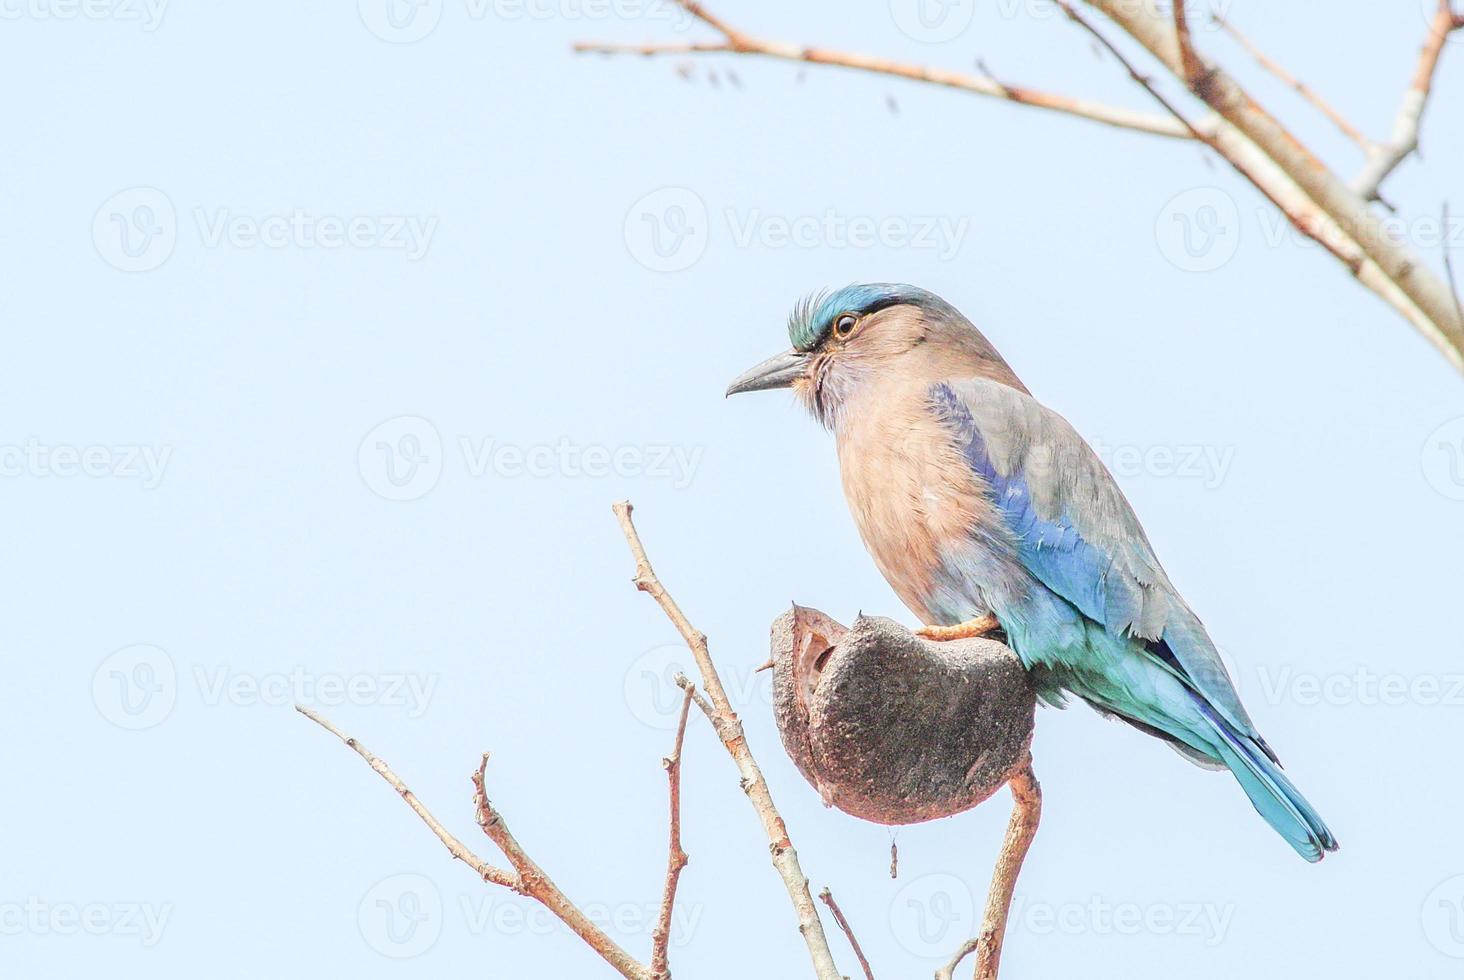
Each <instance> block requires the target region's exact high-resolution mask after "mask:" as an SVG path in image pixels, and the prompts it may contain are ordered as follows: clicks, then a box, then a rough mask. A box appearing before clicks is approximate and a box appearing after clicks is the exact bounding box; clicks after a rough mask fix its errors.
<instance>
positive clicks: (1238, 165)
mask: <svg viewBox="0 0 1464 980" xmlns="http://www.w3.org/2000/svg"><path fill="white" fill-rule="evenodd" d="M1057 5H1058V6H1059V7H1060V8H1061V9H1062V11H1063V13H1065V14H1066V15H1067V17H1068V19H1069V20H1071V21H1072V22H1073V23H1075V24H1077V25H1078V26H1079V27H1081V28H1082V29H1083V30H1084V31H1086V32H1087V33H1088V34H1089V35H1091V36H1092V37H1093V38H1094V39H1095V40H1096V41H1097V42H1098V44H1100V45H1101V46H1102V47H1103V48H1104V49H1105V50H1106V51H1107V52H1108V53H1109V54H1111V55H1112V56H1113V57H1114V59H1115V60H1116V61H1117V62H1118V63H1119V64H1120V65H1122V66H1123V68H1124V70H1125V71H1127V72H1128V75H1129V78H1131V79H1133V80H1134V82H1136V83H1137V84H1138V85H1139V86H1140V87H1141V88H1143V89H1144V91H1146V92H1148V93H1149V95H1150V96H1152V97H1153V99H1154V101H1156V102H1158V103H1159V104H1160V105H1161V106H1163V107H1164V110H1165V111H1166V112H1168V113H1169V114H1170V115H1171V116H1173V117H1174V118H1175V119H1177V120H1179V122H1180V123H1181V124H1182V125H1184V127H1185V128H1186V129H1188V130H1189V131H1190V132H1191V133H1193V134H1194V137H1195V139H1198V140H1200V141H1202V142H1203V143H1204V144H1205V145H1206V146H1208V147H1210V148H1211V149H1212V150H1214V151H1215V152H1216V153H1219V154H1220V156H1221V157H1222V158H1223V159H1224V160H1226V161H1228V162H1229V163H1230V165H1231V166H1232V167H1234V168H1235V170H1236V171H1237V172H1238V173H1239V174H1240V175H1241V176H1242V177H1244V178H1246V179H1247V180H1249V181H1250V182H1251V183H1252V184H1253V185H1254V186H1255V187H1256V188H1257V189H1258V190H1260V191H1261V193H1262V194H1265V195H1266V198H1267V199H1268V200H1269V201H1270V202H1271V203H1272V204H1273V205H1275V207H1276V209H1277V210H1278V211H1280V212H1281V213H1282V214H1283V215H1285V216H1286V217H1287V219H1289V220H1290V222H1291V224H1292V226H1293V227H1295V228H1296V229H1297V230H1298V231H1300V232H1301V233H1302V234H1304V235H1306V236H1307V237H1308V238H1311V239H1313V240H1315V241H1317V242H1318V243H1320V244H1321V245H1322V246H1323V247H1324V248H1326V249H1327V250H1328V251H1329V252H1331V253H1332V254H1333V255H1335V256H1336V257H1337V258H1338V259H1340V260H1341V261H1342V262H1343V263H1344V264H1345V265H1346V266H1347V267H1348V268H1349V269H1351V270H1352V274H1353V275H1359V274H1360V270H1361V266H1362V264H1363V262H1364V261H1365V257H1364V256H1363V255H1362V253H1361V250H1359V249H1358V248H1357V247H1356V246H1355V245H1354V244H1353V243H1352V242H1351V241H1350V240H1349V239H1348V238H1347V236H1346V235H1345V234H1343V233H1342V232H1341V230H1340V229H1336V228H1334V227H1329V226H1328V225H1327V224H1326V222H1325V220H1324V216H1323V215H1321V214H1320V213H1319V212H1318V211H1317V209H1316V206H1315V205H1313V204H1312V203H1311V201H1309V200H1307V199H1306V198H1305V195H1302V194H1300V193H1294V194H1285V193H1284V190H1285V185H1278V184H1277V181H1275V180H1274V179H1272V178H1271V177H1270V176H1269V175H1268V173H1267V167H1268V161H1264V160H1258V159H1256V158H1255V157H1254V156H1253V155H1250V154H1245V153H1241V152H1237V150H1238V148H1236V147H1228V146H1227V145H1226V144H1225V142H1224V141H1223V140H1222V138H1221V137H1222V135H1223V133H1224V131H1223V130H1222V129H1220V128H1219V127H1217V126H1214V125H1211V126H1209V127H1207V128H1206V129H1201V128H1200V127H1199V126H1198V125H1196V124H1195V123H1192V122H1190V120H1189V119H1188V118H1187V117H1186V116H1185V115H1184V113H1182V112H1181V111H1180V110H1179V108H1178V107H1177V106H1175V104H1174V103H1173V102H1171V101H1170V100H1169V99H1168V98H1166V97H1165V95H1164V93H1163V92H1161V91H1159V89H1158V87H1157V86H1155V85H1154V82H1153V80H1152V79H1151V78H1150V77H1149V76H1148V75H1145V74H1143V73H1142V72H1140V71H1139V70H1138V68H1137V67H1135V66H1134V63H1133V62H1132V61H1130V60H1129V59H1128V58H1127V57H1125V56H1124V54H1123V52H1122V51H1120V50H1119V49H1118V47H1117V45H1115V44H1114V43H1113V42H1112V41H1110V40H1109V39H1108V37H1107V36H1106V35H1105V34H1104V33H1103V32H1102V31H1100V30H1098V28H1097V27H1095V26H1093V24H1092V23H1091V22H1089V21H1088V20H1087V18H1085V17H1083V15H1082V14H1080V13H1078V11H1077V9H1076V8H1074V7H1073V5H1072V4H1071V3H1068V2H1066V0H1057ZM1183 6H1184V5H1183V4H1182V3H1176V4H1175V21H1176V23H1177V24H1178V25H1179V28H1178V29H1177V33H1178V35H1179V37H1180V39H1181V47H1182V50H1184V51H1185V52H1188V54H1187V60H1189V61H1191V62H1193V63H1194V65H1193V66H1192V67H1190V68H1188V69H1186V70H1191V71H1195V72H1197V75H1196V77H1197V78H1199V77H1200V76H1201V75H1202V74H1203V69H1201V68H1199V67H1198V65H1199V61H1198V57H1197V56H1196V55H1195V54H1194V52H1193V50H1192V49H1191V47H1190V41H1189V31H1188V28H1187V27H1184V26H1183V25H1184V23H1185V21H1184V14H1183V13H1182V8H1183ZM1278 186H1280V187H1281V188H1282V190H1281V191H1278V190H1277V189H1276V188H1277V187H1278ZM1349 246H1351V247H1350V248H1349Z"/></svg>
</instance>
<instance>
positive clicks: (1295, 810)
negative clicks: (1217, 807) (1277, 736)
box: [1191, 693, 1337, 861]
mask: <svg viewBox="0 0 1464 980" xmlns="http://www.w3.org/2000/svg"><path fill="white" fill-rule="evenodd" d="M1191 697H1193V699H1194V701H1195V706H1196V707H1197V708H1198V709H1199V711H1200V714H1202V715H1203V716H1204V717H1205V720H1206V721H1208V722H1209V723H1210V726H1211V727H1212V728H1213V729H1214V732H1215V735H1216V737H1215V739H1214V741H1213V743H1212V744H1213V745H1214V747H1215V749H1216V751H1217V752H1218V753H1219V755H1220V759H1221V761H1222V762H1224V763H1225V765H1226V766H1227V767H1228V768H1229V769H1230V771H1231V773H1233V774H1234V776H1235V779H1236V781H1237V782H1239V783H1240V786H1241V789H1243V790H1245V795H1246V796H1249V797H1250V801H1251V804H1252V805H1253V806H1254V807H1255V808H1256V812H1258V813H1259V814H1260V815H1261V816H1262V817H1264V818H1265V820H1266V823H1268V824H1270V825H1271V826H1272V828H1274V829H1275V831H1276V832H1277V833H1278V834H1280V835H1281V836H1282V837H1284V838H1285V839H1286V843H1288V844H1290V845H1291V846H1292V847H1293V848H1295V849H1296V853H1298V854H1300V855H1301V856H1302V857H1304V858H1306V859H1307V860H1308V861H1320V860H1321V859H1322V858H1323V857H1325V856H1326V853H1327V852H1328V851H1335V850H1336V849H1337V839H1336V838H1335V837H1333V836H1332V832H1331V831H1330V830H1328V829H1327V825H1326V823H1325V822H1323V820H1322V818H1321V815H1320V814H1318V813H1317V811H1316V810H1315V809H1313V808H1312V805H1311V804H1310V803H1308V802H1307V801H1306V797H1304V796H1302V795H1301V792H1300V791H1299V790H1298V789H1297V788H1296V787H1295V786H1293V785H1292V784H1291V780H1289V779H1287V778H1286V774H1285V773H1283V772H1282V771H1281V766H1280V765H1279V764H1277V763H1276V762H1273V761H1272V760H1271V758H1270V757H1269V756H1268V754H1267V753H1266V752H1265V751H1263V750H1262V749H1261V747H1260V745H1258V744H1257V743H1256V741H1255V740H1254V739H1252V738H1250V737H1249V736H1247V735H1242V734H1239V733H1237V732H1236V731H1235V730H1234V729H1233V728H1232V727H1231V726H1230V723H1229V722H1227V721H1225V719H1223V718H1221V717H1220V716H1219V714H1218V713H1217V712H1216V711H1215V709H1213V708H1211V707H1210V705H1209V704H1207V703H1206V702H1205V700H1204V698H1202V697H1200V696H1198V695H1195V694H1193V693H1191Z"/></svg>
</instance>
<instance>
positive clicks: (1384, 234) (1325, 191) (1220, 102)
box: [1087, 0, 1464, 370]
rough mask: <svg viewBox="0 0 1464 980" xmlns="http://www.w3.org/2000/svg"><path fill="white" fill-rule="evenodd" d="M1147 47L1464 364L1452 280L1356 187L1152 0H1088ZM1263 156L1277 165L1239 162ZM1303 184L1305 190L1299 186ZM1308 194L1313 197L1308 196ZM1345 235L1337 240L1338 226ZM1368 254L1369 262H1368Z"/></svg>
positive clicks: (1218, 139)
mask: <svg viewBox="0 0 1464 980" xmlns="http://www.w3.org/2000/svg"><path fill="white" fill-rule="evenodd" d="M1087 2H1088V3H1089V5H1090V6H1093V7H1095V8H1097V9H1098V10H1101V11H1102V12H1103V13H1104V14H1106V15H1107V16H1108V17H1109V19H1110V20H1112V21H1113V22H1114V23H1116V24H1118V25H1119V26H1120V27H1122V28H1123V29H1124V30H1125V31H1127V32H1128V33H1129V34H1130V35H1131V36H1132V37H1133V38H1134V39H1135V40H1136V41H1138V42H1139V43H1140V44H1141V45H1143V46H1144V47H1145V48H1146V49H1148V51H1149V53H1150V54H1152V55H1153V56H1154V57H1155V58H1157V59H1158V60H1159V61H1160V63H1161V64H1163V65H1164V66H1165V67H1166V68H1167V69H1168V70H1169V71H1170V72H1171V73H1172V74H1174V75H1175V76H1176V77H1179V78H1181V79H1186V80H1187V81H1188V83H1189V85H1190V90H1191V91H1192V92H1193V93H1194V94H1195V95H1196V96H1197V97H1198V98H1199V99H1201V100H1202V101H1203V102H1205V103H1206V104H1207V105H1209V106H1210V108H1211V109H1213V110H1214V112H1215V115H1216V116H1217V117H1218V118H1216V120H1215V122H1214V123H1213V125H1214V127H1215V129H1214V139H1215V142H1214V143H1213V144H1212V145H1213V146H1215V147H1216V149H1217V150H1219V152H1221V153H1222V154H1223V155H1224V156H1225V157H1226V159H1228V160H1230V161H1231V162H1232V163H1233V164H1235V165H1236V167H1237V169H1239V170H1240V171H1241V172H1242V173H1243V174H1245V175H1246V177H1247V179H1249V180H1251V182H1252V183H1254V184H1255V185H1256V187H1257V188H1259V189H1260V190H1262V192H1264V193H1265V194H1266V195H1267V197H1269V198H1270V199H1272V200H1273V201H1290V202H1293V203H1295V204H1297V205H1298V206H1302V205H1304V204H1305V207H1306V208H1307V209H1308V210H1307V211H1304V212H1301V213H1302V214H1303V215H1304V220H1301V221H1298V220H1297V217H1296V216H1295V215H1293V214H1290V213H1289V214H1288V216H1289V217H1292V220H1293V223H1295V224H1296V225H1297V227H1298V228H1300V229H1301V230H1302V231H1303V232H1305V233H1307V234H1309V235H1313V237H1317V236H1318V235H1320V236H1321V237H1317V241H1319V242H1321V243H1322V244H1323V245H1325V246H1327V248H1328V249H1329V250H1330V251H1331V252H1332V253H1333V254H1334V255H1337V256H1338V257H1339V258H1342V257H1343V256H1351V255H1353V254H1354V253H1353V248H1352V246H1355V247H1356V253H1357V254H1356V261H1355V262H1352V263H1349V268H1350V269H1351V270H1352V272H1353V274H1354V275H1355V276H1357V278H1358V280H1359V281H1361V282H1363V283H1364V284H1365V285H1367V286H1368V287H1369V288H1371V289H1372V290H1373V291H1374V292H1376V293H1377V294H1378V295H1379V296H1381V297H1383V299H1384V300H1386V301H1388V302H1389V303H1390V304H1391V305H1392V306H1394V308H1396V309H1397V310H1398V311H1399V312H1400V313H1402V314H1403V315H1404V316H1405V317H1407V318H1408V320H1409V321H1410V322H1411V323H1413V324H1414V325H1415V326H1417V327H1419V329H1420V330H1421V331H1422V332H1423V333H1424V335H1425V336H1426V337H1428V339H1429V340H1430V341H1432V342H1433V343H1434V344H1435V346H1437V347H1438V348H1439V349H1440V350H1441V351H1442V352H1443V353H1444V355H1445V356H1446V357H1447V358H1448V359H1449V361H1450V362H1451V363H1452V364H1454V365H1455V367H1456V368H1460V369H1461V370H1464V322H1461V321H1460V319H1459V316H1458V313H1457V312H1456V311H1455V309H1454V305H1453V300H1452V297H1451V296H1450V294H1449V290H1448V288H1447V286H1445V285H1444V283H1443V282H1442V281H1441V280H1440V279H1439V277H1437V276H1435V275H1433V274H1432V273H1430V272H1429V270H1428V268H1427V267H1426V266H1425V265H1424V264H1423V262H1422V260H1421V259H1419V257H1418V256H1417V255H1416V254H1415V253H1414V252H1413V250H1412V249H1411V248H1409V247H1408V246H1407V245H1406V244H1404V243H1402V242H1398V241H1396V240H1394V239H1393V238H1392V237H1391V236H1390V235H1389V233H1388V231H1387V229H1385V228H1384V227H1383V225H1382V222H1381V221H1379V219H1378V218H1377V216H1376V215H1374V214H1373V213H1372V212H1371V211H1370V210H1369V209H1368V206H1367V202H1366V201H1365V200H1363V198H1362V197H1360V196H1358V195H1357V194H1356V193H1355V192H1353V191H1352V190H1351V189H1349V188H1348V187H1347V186H1346V185H1345V184H1343V183H1342V181H1341V180H1340V179H1339V178H1338V177H1337V176H1336V175H1335V174H1334V173H1333V172H1332V171H1331V170H1330V169H1328V167H1327V166H1326V165H1325V164H1324V163H1323V162H1322V161H1321V160H1319V159H1317V158H1316V156H1315V155H1313V154H1312V152H1311V151H1310V150H1308V149H1307V148H1306V147H1305V146H1303V145H1302V143H1301V142H1300V141H1299V140H1297V139H1296V137H1295V136H1294V135H1292V134H1291V133H1290V132H1289V131H1288V130H1287V129H1286V128H1285V127H1284V126H1282V125H1281V124H1280V123H1279V122H1277V121H1276V119H1275V118H1273V117H1272V116H1271V115H1270V113H1268V112H1267V111H1266V110H1265V109H1263V108H1262V107H1261V106H1260V104H1259V103H1257V102H1256V101H1255V100H1254V99H1253V98H1251V96H1250V95H1249V94H1247V93H1246V92H1245V90H1244V89H1242V88H1241V87H1240V85H1239V84H1237V83H1236V82H1235V80H1234V79H1232V78H1231V77H1230V76H1229V75H1228V74H1227V73H1226V72H1225V71H1224V70H1223V69H1221V68H1218V67H1216V66H1215V65H1213V64H1210V63H1208V62H1205V61H1204V60H1203V59H1202V58H1200V57H1199V56H1198V55H1196V54H1194V53H1193V51H1192V50H1191V52H1190V54H1191V56H1192V57H1193V58H1194V59H1195V60H1196V61H1197V62H1199V64H1200V66H1201V67H1200V70H1199V71H1198V72H1197V73H1195V72H1187V69H1186V60H1187V59H1186V57H1185V55H1184V52H1183V51H1182V49H1183V48H1188V47H1189V45H1188V44H1187V43H1182V41H1181V38H1180V37H1179V36H1178V32H1177V31H1176V30H1175V29H1174V24H1173V23H1172V22H1171V21H1170V19H1169V18H1168V17H1166V16H1164V15H1163V14H1161V13H1160V12H1159V11H1158V10H1157V9H1156V8H1155V7H1154V6H1153V5H1151V4H1146V3H1134V2H1133V0H1087ZM1260 159H1264V160H1266V161H1269V164H1270V165H1271V166H1252V167H1249V168H1247V167H1245V166H1242V164H1241V161H1249V162H1252V163H1255V162H1259V160H1260ZM1298 192H1299V193H1298ZM1308 201H1309V202H1310V203H1309V204H1306V203H1305V202H1308ZM1333 234H1336V235H1337V236H1339V237H1338V238H1336V239H1334V238H1332V237H1331V235H1333ZM1364 260H1365V261H1364ZM1372 266H1376V268H1373V267H1372Z"/></svg>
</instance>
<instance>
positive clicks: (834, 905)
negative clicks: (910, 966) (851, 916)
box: [818, 888, 874, 980]
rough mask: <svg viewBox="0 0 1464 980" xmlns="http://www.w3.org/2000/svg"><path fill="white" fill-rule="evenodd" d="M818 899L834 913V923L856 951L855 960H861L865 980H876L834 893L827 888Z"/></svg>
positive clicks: (860, 964)
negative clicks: (835, 899)
mask: <svg viewBox="0 0 1464 980" xmlns="http://www.w3.org/2000/svg"><path fill="white" fill-rule="evenodd" d="M818 897H819V898H820V899H822V900H823V903H824V904H825V905H827V906H828V907H829V911H830V912H832V913H834V921H835V922H837V923H838V924H839V928H840V929H842V930H843V931H844V938H845V939H847V940H849V945H850V946H851V947H852V948H853V950H854V957H855V959H857V960H859V966H860V968H861V969H863V970H864V980H874V971H873V970H871V969H870V968H869V960H867V959H865V958H864V950H862V949H860V948H859V940H857V939H855V938H854V930H853V929H852V928H850V926H849V920H848V919H846V918H844V910H843V909H841V908H839V903H838V902H836V901H834V893H833V892H831V891H829V890H828V889H827V888H825V889H824V890H823V891H821V892H819V893H818Z"/></svg>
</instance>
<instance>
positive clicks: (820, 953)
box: [614, 501, 840, 980]
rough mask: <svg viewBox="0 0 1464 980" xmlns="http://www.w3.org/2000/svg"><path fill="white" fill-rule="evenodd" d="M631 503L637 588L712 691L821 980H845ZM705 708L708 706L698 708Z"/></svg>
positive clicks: (716, 714) (626, 511) (784, 833)
mask: <svg viewBox="0 0 1464 980" xmlns="http://www.w3.org/2000/svg"><path fill="white" fill-rule="evenodd" d="M631 510H632V507H631V504H630V502H629V501H623V502H621V503H618V504H615V505H614V511H615V517H616V519H617V520H618V521H619V522H620V530H621V532H622V533H623V534H624V535H625V541H626V544H627V545H629V546H630V554H631V557H632V558H633V559H634V560H635V579H634V581H635V587H636V588H637V589H639V590H640V591H642V592H644V593H646V594H647V595H649V596H650V597H651V598H652V599H655V600H656V604H657V605H659V606H660V607H661V610H662V612H664V613H665V614H666V617H667V618H668V619H670V620H671V623H672V625H673V626H675V627H676V630H677V632H678V633H680V634H681V637H682V639H683V640H685V641H686V645H687V647H688V648H689V649H690V650H691V655H692V657H693V658H694V659H695V660H696V665H697V669H698V671H699V672H700V673H701V680H702V687H703V688H704V689H705V690H706V692H707V695H708V697H709V698H710V702H709V703H706V704H705V707H703V710H707V711H708V717H710V719H711V721H712V727H713V728H714V729H716V732H717V737H718V738H720V739H721V740H722V745H723V746H724V747H725V748H726V750H727V754H728V755H730V756H732V759H733V761H734V762H736V764H737V771H738V773H739V774H740V775H741V777H742V790H743V792H744V793H746V794H747V798H748V800H749V801H750V802H751V803H752V807H753V809H754V810H756V811H757V815H758V818H759V820H760V821H761V822H762V826H763V832H764V833H765V834H766V835H767V838H768V845H769V851H770V852H771V854H772V859H773V867H775V868H776V869H777V871H778V875H779V876H780V877H781V878H782V879H783V885H784V887H785V888H786V889H787V890H788V897H789V899H790V900H791V901H792V903H793V910H794V912H795V913H796V915H797V917H798V929H799V931H800V932H801V933H803V941H804V943H805V944H806V945H807V946H808V953H809V956H810V957H811V958H812V960H813V968H814V972H815V974H816V975H817V976H818V978H819V980H840V974H839V969H838V967H837V966H836V965H835V963H834V957H833V953H832V952H830V950H829V942H828V937H826V936H825V935H824V929H823V923H822V922H820V921H819V917H818V909H817V908H816V907H815V906H814V904H813V895H812V894H810V892H809V890H808V878H807V877H806V876H805V875H804V874H803V868H802V867H801V866H800V865H799V863H798V853H797V852H796V851H795V850H794V849H793V842H792V841H790V840H789V839H788V828H787V826H786V825H785V824H784V823H783V817H782V815H781V814H780V813H779V812H778V808H777V807H776V806H775V805H774V804H773V796H772V792H771V791H770V790H769V788H768V783H767V780H766V779H764V778H763V774H762V770H761V769H759V768H758V764H757V760H755V759H754V758H753V756H752V750H751V749H750V748H748V745H747V738H746V736H745V735H743V732H742V723H741V722H740V721H738V719H737V713H736V712H735V711H733V710H732V702H731V701H730V700H729V699H728V697H727V691H726V689H725V688H724V687H723V686H722V679H721V677H719V676H718V674H717V667H716V664H714V663H713V662H712V656H711V653H710V652H709V650H708V648H707V637H706V634H705V633H702V632H701V631H700V630H698V629H697V628H696V627H695V626H693V625H692V624H691V621H690V620H688V619H687V618H686V614H685V613H683V612H682V611H681V607H680V606H678V605H677V604H676V600H674V599H672V598H671V595H670V594H669V593H668V592H667V591H666V589H665V587H664V586H662V585H661V581H660V579H658V578H657V577H656V573H655V570H654V569H652V568H651V562H650V559H649V558H647V557H646V550H645V547H644V546H643V545H642V544H641V540H640V535H639V534H638V533H636V529H635V524H634V523H632V521H631V517H630V514H631ZM693 700H695V699H693ZM698 706H699V707H701V706H702V703H699V704H698Z"/></svg>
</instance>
